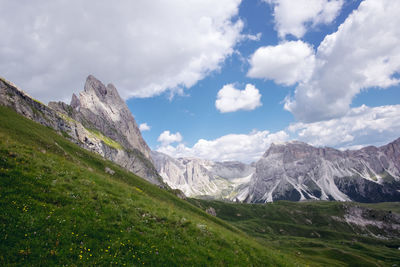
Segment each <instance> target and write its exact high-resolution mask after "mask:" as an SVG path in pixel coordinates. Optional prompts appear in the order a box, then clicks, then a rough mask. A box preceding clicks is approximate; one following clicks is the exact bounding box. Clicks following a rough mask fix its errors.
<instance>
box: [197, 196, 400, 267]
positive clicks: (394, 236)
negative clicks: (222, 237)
mask: <svg viewBox="0 0 400 267" xmlns="http://www.w3.org/2000/svg"><path fill="white" fill-rule="evenodd" d="M190 202H191V203H193V204H195V205H197V206H198V207H200V208H202V209H204V210H206V209H210V207H211V208H213V210H214V211H215V213H216V215H217V216H218V217H219V218H221V219H223V220H225V221H227V222H229V223H231V224H232V225H234V226H236V227H237V228H239V229H241V230H242V231H244V232H246V233H247V234H249V235H250V236H252V237H254V238H255V239H257V240H258V241H259V242H260V243H261V244H264V245H265V246H266V247H271V248H272V247H273V248H274V249H279V250H280V251H285V253H288V254H290V255H295V256H296V258H297V260H298V261H301V262H303V263H305V264H311V265H316V266H400V265H399V264H400V250H399V248H400V203H399V202H393V203H377V204H360V203H354V202H329V201H315V202H289V201H278V202H274V203H268V204H239V203H227V202H221V201H211V200H199V199H190ZM346 219H347V220H348V221H350V222H351V223H350V224H349V223H348V222H347V221H346ZM396 264H397V265H396Z"/></svg>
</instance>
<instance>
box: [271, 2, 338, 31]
mask: <svg viewBox="0 0 400 267" xmlns="http://www.w3.org/2000/svg"><path fill="white" fill-rule="evenodd" d="M264 1H265V2H267V3H269V4H271V5H273V7H274V18H275V24H276V25H275V28H276V30H277V31H278V35H279V37H280V38H285V36H286V35H288V34H291V35H294V36H296V37H297V38H301V37H303V35H304V34H305V33H306V32H307V30H308V28H309V27H316V26H317V25H319V24H329V23H331V22H332V21H333V20H334V19H335V18H336V17H337V16H338V15H339V12H340V9H341V8H342V5H343V0H295V1H293V0H264Z"/></svg>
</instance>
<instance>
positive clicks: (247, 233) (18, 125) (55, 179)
mask: <svg viewBox="0 0 400 267" xmlns="http://www.w3.org/2000/svg"><path fill="white" fill-rule="evenodd" d="M0 105H1V107H0V122H1V124H0V137H1V138H0V140H1V142H0V144H1V147H0V179H1V180H0V196H1V197H0V208H1V214H0V227H1V229H0V240H1V242H0V251H1V253H0V264H1V265H3V266H14V265H55V266H57V265H58V266H59V265H64V266H69V265H72V266H77V265H113V264H114V265H138V264H140V265H143V264H148V265H152V266H155V265H157V266H176V265H201V266H205V265H209V266H232V265H235V266H263V265H265V266H303V265H312V266H343V265H348V264H350V265H352V264H353V266H355V265H360V264H362V265H365V266H396V265H393V264H397V263H398V259H399V258H400V257H399V256H400V255H399V250H398V248H399V247H400V235H399V233H400V231H399V230H400V213H399V209H400V207H399V201H400V138H399V139H397V140H394V141H393V142H391V143H389V144H387V145H384V146H381V147H373V146H369V147H365V148H362V149H359V150H347V151H340V150H337V149H334V148H329V147H323V148H322V147H313V146H311V145H308V144H306V143H302V142H298V141H290V142H286V143H280V144H272V145H270V147H269V148H268V149H267V151H266V152H265V153H264V155H263V156H262V157H261V158H260V159H259V160H258V161H257V162H254V163H251V164H245V163H241V162H236V161H229V162H214V161H211V160H207V159H198V158H173V157H171V156H169V155H166V154H163V153H160V152H157V151H151V149H150V148H149V146H148V145H147V144H146V142H145V140H144V139H143V138H142V135H141V132H140V130H139V128H138V125H137V123H136V121H135V119H134V117H133V116H132V114H131V112H130V110H129V109H128V107H127V105H126V104H125V101H124V100H123V99H122V98H121V97H120V96H119V93H118V91H117V89H116V88H115V87H114V86H113V85H112V84H108V85H104V84H103V83H102V82H100V81H99V80H98V79H96V78H95V77H93V76H92V75H90V76H89V77H88V78H87V80H86V83H85V85H84V89H83V91H82V92H81V93H80V94H79V96H77V95H75V94H74V95H73V96H72V100H71V102H70V104H66V103H63V102H50V103H49V104H48V105H45V104H43V103H41V102H39V101H37V100H35V99H33V98H32V97H30V96H29V95H27V94H26V93H25V92H24V91H22V90H21V89H19V88H18V87H17V86H15V85H14V84H13V83H11V82H9V81H7V80H5V79H3V78H1V79H0ZM21 115H22V116H21ZM220 200H223V201H220ZM238 202H239V203H238ZM267 202H273V203H267ZM378 202H391V203H378ZM260 203H265V204H262V205H260ZM367 203H368V204H367ZM374 203H375V204H374ZM376 203H378V204H376Z"/></svg>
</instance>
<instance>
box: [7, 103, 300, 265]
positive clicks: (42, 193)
mask: <svg viewBox="0 0 400 267" xmlns="http://www.w3.org/2000/svg"><path fill="white" fill-rule="evenodd" d="M106 167H108V168H110V169H112V170H113V171H114V172H115V173H114V174H113V175H110V174H108V173H106V172H105V168H106ZM297 262H298V259H297V258H296V257H293V256H292V255H291V253H286V252H285V253H284V252H279V251H277V250H275V249H273V248H271V247H268V246H265V245H263V244H260V243H259V242H258V241H257V240H256V239H255V238H252V237H249V236H248V235H246V234H244V233H243V232H242V231H241V230H239V229H238V228H236V227H235V226H232V225H231V224H229V223H227V222H225V221H223V220H221V219H218V218H215V217H213V216H210V215H208V214H206V213H205V212H203V211H202V210H201V209H199V208H197V207H195V206H194V205H192V204H190V203H188V202H186V201H183V200H181V199H179V198H177V197H176V196H175V195H173V194H172V193H170V192H168V191H166V190H162V189H159V188H158V187H156V186H154V185H152V184H150V183H148V182H146V181H145V180H143V179H141V178H139V177H137V176H135V175H134V174H132V173H129V172H127V171H125V170H124V169H122V168H120V167H119V166H117V165H115V164H113V163H112V162H110V161H106V160H104V159H103V158H101V157H100V156H98V155H96V154H94V153H91V152H88V151H86V150H84V149H81V148H80V147H78V146H77V145H75V144H73V143H71V142H69V141H68V140H66V139H65V138H64V137H63V136H62V135H61V134H57V133H56V132H55V131H53V130H51V129H49V128H47V127H44V126H41V125H39V124H37V123H34V122H32V121H30V120H28V119H25V118H23V117H22V116H20V115H18V114H16V113H15V112H14V111H12V110H11V109H9V108H5V107H0V265H1V266H20V265H29V266H61V265H63V266H78V265H79V266H81V265H84V266H85V265H88V266H89V265H90V266H94V265H100V266H104V265H105V266H109V265H119V266H124V265H127V266H132V265H135V266H138V265H150V266H178V265H179V266H268V265H269V266H296V265H298V263H297Z"/></svg>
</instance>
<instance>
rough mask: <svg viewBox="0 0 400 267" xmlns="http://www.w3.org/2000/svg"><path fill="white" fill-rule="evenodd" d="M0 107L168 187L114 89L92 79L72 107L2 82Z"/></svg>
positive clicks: (90, 77)
mask: <svg viewBox="0 0 400 267" xmlns="http://www.w3.org/2000/svg"><path fill="white" fill-rule="evenodd" d="M0 104H1V105H4V106H8V107H11V108H13V109H14V110H15V111H16V112H18V113H20V114H21V115H23V116H25V117H27V118H29V119H31V120H34V121H36V122H38V123H40V124H42V125H45V126H48V127H51V128H53V129H54V130H56V131H58V132H60V133H62V134H63V135H64V136H66V137H67V138H68V139H70V140H71V141H73V142H75V143H76V144H78V145H80V146H81V147H83V148H85V149H87V150H90V151H93V152H95V153H98V154H100V155H101V156H103V157H104V158H106V159H108V160H111V161H113V162H115V163H117V164H118V165H120V166H122V167H124V168H126V169H128V170H129V171H132V172H133V173H135V174H137V175H138V176H141V177H143V178H144V179H146V180H148V181H150V182H151V183H154V184H157V185H160V186H165V184H164V183H163V182H162V178H161V177H160V176H159V175H158V173H157V170H156V169H155V168H154V166H153V163H152V160H151V158H150V149H149V147H148V146H147V144H146V143H145V141H144V140H143V138H142V136H141V134H140V131H139V129H138V127H137V125H136V122H135V120H134V118H133V116H132V114H131V113H130V112H129V109H128V108H127V106H126V104H125V103H124V101H123V100H122V99H121V98H120V97H119V95H118V92H117V90H116V89H115V87H114V86H112V85H108V86H107V87H105V86H104V85H103V84H102V83H101V82H100V81H98V80H97V79H96V78H94V77H93V76H89V77H88V79H87V81H86V84H85V90H84V91H83V92H82V93H81V94H80V98H79V99H78V98H77V97H76V96H75V95H73V97H72V101H71V105H67V104H65V103H62V102H57V103H56V102H51V103H49V106H46V105H44V104H42V103H40V102H39V101H37V100H34V99H33V98H32V97H30V96H28V95H27V94H26V93H24V92H23V91H22V90H20V89H18V88H17V87H16V86H15V85H13V84H12V83H10V82H8V81H6V80H4V79H1V80H0Z"/></svg>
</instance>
